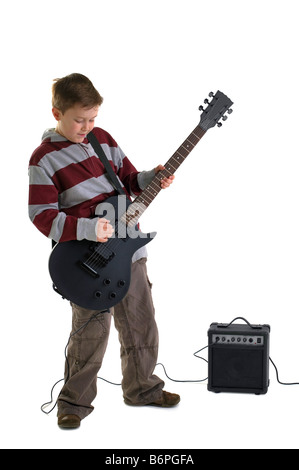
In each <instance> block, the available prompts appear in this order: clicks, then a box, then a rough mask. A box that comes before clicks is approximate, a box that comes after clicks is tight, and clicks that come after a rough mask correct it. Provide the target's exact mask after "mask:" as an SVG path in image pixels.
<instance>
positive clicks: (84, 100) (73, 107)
mask: <svg viewBox="0 0 299 470" xmlns="http://www.w3.org/2000/svg"><path fill="white" fill-rule="evenodd" d="M102 102H103V98H102V97H101V95H100V94H99V92H98V91H97V90H96V89H95V87H94V86H93V84H92V82H91V81H90V80H89V79H88V78H87V77H85V76H84V75H82V74H80V73H72V74H71V75H67V76H66V77H63V78H59V79H56V80H55V81H54V84H53V86H52V106H53V109H52V113H53V116H54V118H55V119H56V121H57V126H56V131H57V132H59V133H60V134H61V135H63V136H64V137H66V138H67V139H68V140H70V141H71V142H75V143H80V142H83V140H84V138H85V136H86V134H88V132H90V131H91V130H92V129H93V127H94V120H95V118H96V116H97V113H98V109H99V106H100V105H101V104H102Z"/></svg>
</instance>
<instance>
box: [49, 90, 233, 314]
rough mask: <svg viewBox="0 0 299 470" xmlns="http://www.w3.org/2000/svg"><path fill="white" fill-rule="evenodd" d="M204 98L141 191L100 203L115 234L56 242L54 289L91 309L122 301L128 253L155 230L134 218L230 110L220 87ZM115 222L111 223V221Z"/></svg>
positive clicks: (127, 280)
mask: <svg viewBox="0 0 299 470" xmlns="http://www.w3.org/2000/svg"><path fill="white" fill-rule="evenodd" d="M209 97H210V98H211V100H210V101H209V100H208V99H206V100H205V103H206V104H207V106H206V108H204V107H203V106H200V107H199V109H200V110H201V111H202V113H201V119H200V123H199V124H198V126H197V127H196V128H195V129H194V130H193V131H192V132H191V134H190V135H189V136H188V137H187V139H186V140H185V141H184V142H183V143H182V145H181V146H180V147H179V148H178V150H177V151H176V152H175V153H174V154H173V155H172V157H171V158H170V159H169V160H168V162H167V163H166V164H165V165H164V166H165V170H162V171H160V172H159V173H157V174H156V175H155V177H154V179H153V180H152V182H151V183H150V184H149V185H148V186H147V187H146V188H145V189H144V190H143V191H142V193H141V194H140V195H139V196H138V197H136V198H135V199H134V201H133V202H132V201H130V200H129V199H128V198H126V196H112V197H111V198H108V199H107V200H106V201H105V202H104V203H103V204H100V205H99V207H100V210H99V212H97V215H98V216H105V217H107V219H108V220H110V223H111V224H112V225H114V230H115V232H114V234H113V237H112V238H109V239H108V241H107V242H105V243H100V242H92V241H89V240H82V241H77V240H74V241H68V242H62V243H57V245H55V247H54V248H53V250H52V253H51V255H50V259H49V271H50V276H51V278H52V281H53V284H54V286H55V289H56V290H57V291H58V292H59V293H60V294H61V295H62V296H63V297H64V298H66V299H68V300H70V301H71V302H73V303H75V304H77V305H79V306H81V307H84V308H87V309H91V310H107V309H109V308H110V307H112V306H113V305H115V304H117V303H118V302H120V300H121V299H122V298H123V297H124V296H125V294H126V293H127V291H128V289H129V285H130V280H131V262H132V256H133V254H134V253H135V251H137V250H138V249H139V248H141V247H142V246H144V245H146V244H147V243H149V242H150V241H151V240H152V238H153V237H154V236H155V233H147V234H145V233H142V232H141V231H140V230H138V228H137V221H138V219H139V218H140V216H141V215H142V214H143V212H144V211H145V209H146V208H147V207H148V206H149V205H150V203H151V202H152V201H153V200H154V199H155V197H156V196H157V195H158V193H159V192H160V190H161V185H160V182H161V180H162V179H163V178H165V177H167V176H169V175H173V174H174V172H175V171H176V170H177V169H178V168H179V166H180V165H181V164H182V163H183V161H184V160H185V159H186V157H187V156H188V155H189V153H190V152H191V150H193V148H194V147H195V145H196V144H197V143H198V142H199V141H200V139H201V138H202V137H203V136H204V134H205V133H206V131H207V130H208V129H210V128H211V127H214V126H215V125H216V124H217V125H218V126H221V124H222V123H221V122H219V121H220V120H221V119H222V120H224V121H225V120H226V119H227V115H226V113H228V114H230V113H231V112H232V109H231V106H232V104H233V103H232V101H231V100H230V99H229V98H228V97H227V96H226V95H224V94H223V93H221V92H220V91H217V93H215V95H214V94H213V93H210V94H209ZM113 221H114V222H113Z"/></svg>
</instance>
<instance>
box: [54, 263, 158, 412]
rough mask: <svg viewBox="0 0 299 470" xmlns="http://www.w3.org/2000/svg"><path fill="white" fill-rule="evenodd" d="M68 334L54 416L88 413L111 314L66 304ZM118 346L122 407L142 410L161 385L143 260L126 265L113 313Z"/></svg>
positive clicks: (152, 313) (154, 322)
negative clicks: (127, 279)
mask: <svg viewBox="0 0 299 470" xmlns="http://www.w3.org/2000/svg"><path fill="white" fill-rule="evenodd" d="M72 310H73V320H72V332H71V336H70V341H69V345H68V351H67V360H66V366H65V384H64V386H63V388H62V390H61V392H60V395H59V397H58V402H57V403H58V413H57V414H58V416H59V415H61V414H76V415H78V416H79V417H80V418H81V419H83V418H85V417H86V416H87V415H89V413H91V412H92V410H93V406H92V405H91V403H92V401H93V400H94V398H95V397H96V393H97V374H98V371H99V369H100V368H101V365H102V361H103V357H104V354H105V351H106V347H107V343H108V337H109V331H110V323H111V313H100V312H98V311H96V310H87V309H84V308H81V307H78V306H77V305H74V304H72ZM113 310H114V312H112V315H113V317H114V323H115V327H116V329H117V331H118V335H119V341H120V345H121V349H120V354H121V365H122V374H123V380H122V389H123V397H124V401H125V403H127V404H128V405H146V404H148V403H151V402H153V401H156V400H157V399H159V398H160V397H161V394H162V388H163V387H164V382H163V381H162V380H161V379H159V378H158V377H157V376H156V375H154V374H153V371H154V369H155V366H156V363H157V356H158V330H157V325H156V321H155V310H154V306H153V301H152V294H151V286H150V283H149V280H148V277H147V271H146V258H142V259H140V260H138V261H136V262H135V263H133V264H132V277H131V284H130V288H129V291H128V293H127V295H126V296H125V297H124V299H123V300H122V301H121V302H120V303H119V304H117V305H115V307H114V308H113Z"/></svg>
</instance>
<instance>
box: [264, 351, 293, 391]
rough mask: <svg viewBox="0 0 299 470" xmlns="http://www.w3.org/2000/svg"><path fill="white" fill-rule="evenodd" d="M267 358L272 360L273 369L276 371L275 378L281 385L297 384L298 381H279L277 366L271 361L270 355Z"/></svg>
mask: <svg viewBox="0 0 299 470" xmlns="http://www.w3.org/2000/svg"><path fill="white" fill-rule="evenodd" d="M269 360H270V361H271V362H272V364H273V366H274V369H275V372H276V378H277V382H278V383H280V384H281V385H299V382H292V383H290V382H281V381H280V380H279V377H278V370H277V367H276V365H275V364H274V362H273V361H272V359H271V357H269Z"/></svg>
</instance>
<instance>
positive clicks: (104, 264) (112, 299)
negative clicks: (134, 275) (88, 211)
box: [49, 196, 155, 310]
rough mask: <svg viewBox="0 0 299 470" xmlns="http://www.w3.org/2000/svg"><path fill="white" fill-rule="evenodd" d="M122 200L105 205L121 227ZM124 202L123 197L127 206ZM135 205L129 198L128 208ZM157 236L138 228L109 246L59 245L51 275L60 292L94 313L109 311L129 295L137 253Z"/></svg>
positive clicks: (86, 243) (112, 240) (51, 261)
mask: <svg viewBox="0 0 299 470" xmlns="http://www.w3.org/2000/svg"><path fill="white" fill-rule="evenodd" d="M119 197H120V196H113V197H111V198H108V199H107V200H106V201H105V203H104V206H105V207H108V205H110V206H111V207H112V208H113V209H114V211H115V227H116V232H117V227H118V226H119V225H118V224H119V221H120V217H121V216H122V215H123V214H118V209H119V204H118V201H119ZM123 202H124V199H123V198H122V204H121V206H123ZM131 204H132V203H131V202H130V201H129V200H128V199H126V204H125V205H126V208H128V207H129V206H130V205H131ZM154 236H155V233H148V234H144V233H142V232H141V231H139V230H137V228H136V227H134V230H131V231H130V232H129V233H127V234H126V236H124V234H123V233H122V234H121V237H117V233H116V236H115V237H113V238H110V239H109V240H108V241H107V242H106V243H100V242H92V241H89V240H81V241H77V240H72V241H67V242H62V243H57V245H55V247H54V248H53V250H52V253H51V255H50V259H49V272H50V276H51V278H52V281H53V284H54V285H55V287H56V289H57V290H58V292H59V293H60V294H61V295H62V296H63V297H64V298H66V299H68V300H70V301H71V302H73V303H75V304H77V305H79V306H80V307H83V308H87V309H90V310H106V309H109V308H110V307H112V306H113V305H115V304H117V303H118V302H120V301H121V300H122V299H123V297H124V296H125V295H126V293H127V292H128V289H129V286H130V280H131V263H132V256H133V254H134V253H135V252H136V251H137V250H138V249H139V248H141V247H142V246H144V245H146V244H147V243H149V242H150V241H151V240H152V238H153V237H154Z"/></svg>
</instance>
